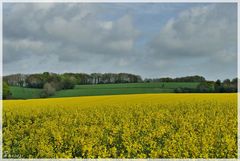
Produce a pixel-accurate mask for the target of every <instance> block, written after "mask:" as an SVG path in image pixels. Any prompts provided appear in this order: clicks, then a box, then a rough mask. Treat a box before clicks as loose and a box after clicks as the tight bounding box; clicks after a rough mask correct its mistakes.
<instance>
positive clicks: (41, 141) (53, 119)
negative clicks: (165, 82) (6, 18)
mask: <svg viewBox="0 0 240 161" xmlns="http://www.w3.org/2000/svg"><path fill="white" fill-rule="evenodd" d="M3 157H4V158H236V157H237V94H141V95H118V96H92V97H75V98H56V99H33V100H6V101H5V100H4V101H3Z"/></svg>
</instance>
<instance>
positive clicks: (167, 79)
mask: <svg viewBox="0 0 240 161" xmlns="http://www.w3.org/2000/svg"><path fill="white" fill-rule="evenodd" d="M205 81H206V79H205V78H204V77H203V76H199V75H194V76H186V77H177V78H170V77H165V78H153V79H151V78H150V79H149V78H146V79H144V82H205Z"/></svg>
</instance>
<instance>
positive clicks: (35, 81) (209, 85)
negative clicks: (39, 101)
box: [3, 72, 238, 99]
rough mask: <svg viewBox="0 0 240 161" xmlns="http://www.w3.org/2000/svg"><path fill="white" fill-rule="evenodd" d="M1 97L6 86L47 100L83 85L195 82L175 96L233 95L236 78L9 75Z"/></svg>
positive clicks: (51, 74)
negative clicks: (33, 90)
mask: <svg viewBox="0 0 240 161" xmlns="http://www.w3.org/2000/svg"><path fill="white" fill-rule="evenodd" d="M3 81H4V82H3V98H4V99H6V98H7V97H9V96H10V95H11V93H10V90H9V87H8V86H9V85H10V86H19V87H28V88H40V89H43V90H42V93H41V94H40V97H49V96H51V95H54V93H55V92H56V91H59V90H64V89H73V88H74V86H75V85H86V84H113V83H151V82H199V85H198V86H197V88H182V87H180V88H176V89H175V90H174V92H175V93H201V92H202V93H207V92H209V93H210V92H218V93H219V92H220V93H222V92H227V93H229V92H237V81H238V80H237V78H235V79H233V80H230V79H226V80H224V81H223V82H221V81H220V80H217V81H216V82H214V81H208V80H206V79H205V78H204V77H203V76H199V75H195V76H186V77H177V78H170V77H165V78H154V79H148V78H146V79H144V80H143V79H142V78H141V76H139V75H135V74H130V73H104V74H102V73H92V74H86V73H63V74H57V73H49V72H43V73H37V74H28V75H26V74H13V75H8V76H4V77H3Z"/></svg>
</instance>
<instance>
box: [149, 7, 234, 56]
mask: <svg viewBox="0 0 240 161" xmlns="http://www.w3.org/2000/svg"><path fill="white" fill-rule="evenodd" d="M236 43H237V21H236V6H233V5H229V6H225V5H208V6H204V7H195V8H192V9H190V10H187V11H184V12H182V13H181V14H180V15H179V17H177V18H175V19H171V20H169V21H168V22H167V24H166V25H165V26H164V28H163V29H162V30H161V31H160V33H159V34H158V36H157V37H155V39H154V40H153V41H152V42H151V43H150V44H149V46H150V49H151V50H152V52H153V53H155V54H156V56H157V55H159V57H162V58H169V59H172V58H174V57H177V58H180V57H181V58H184V59H185V58H188V57H203V56H213V55H214V56H216V57H219V56H220V57H221V55H219V54H218V53H221V52H222V51H223V50H232V49H234V51H235V55H236V46H237V44H236Z"/></svg>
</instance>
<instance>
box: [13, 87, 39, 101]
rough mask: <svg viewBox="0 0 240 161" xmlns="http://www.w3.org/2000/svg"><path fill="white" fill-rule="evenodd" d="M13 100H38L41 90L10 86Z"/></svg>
mask: <svg viewBox="0 0 240 161" xmlns="http://www.w3.org/2000/svg"><path fill="white" fill-rule="evenodd" d="M10 91H11V93H12V98H13V99H31V98H39V96H40V93H41V91H42V90H41V89H36V88H22V87H14V86H10Z"/></svg>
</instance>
